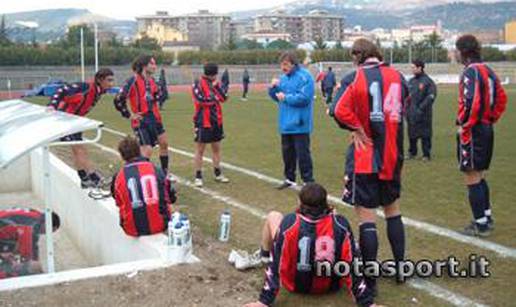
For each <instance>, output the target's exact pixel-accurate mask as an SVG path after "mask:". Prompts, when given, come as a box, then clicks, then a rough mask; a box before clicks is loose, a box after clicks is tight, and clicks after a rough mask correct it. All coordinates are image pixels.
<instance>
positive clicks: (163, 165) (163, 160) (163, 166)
mask: <svg viewBox="0 0 516 307" xmlns="http://www.w3.org/2000/svg"><path fill="white" fill-rule="evenodd" d="M159 161H160V162H161V169H162V170H163V171H164V172H165V175H166V174H167V173H168V155H165V156H159Z"/></svg>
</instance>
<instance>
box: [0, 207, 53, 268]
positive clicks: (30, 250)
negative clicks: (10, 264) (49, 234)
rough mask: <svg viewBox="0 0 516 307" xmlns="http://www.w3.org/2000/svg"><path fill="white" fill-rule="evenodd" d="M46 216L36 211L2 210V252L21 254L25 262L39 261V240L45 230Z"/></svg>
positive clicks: (21, 209) (0, 215)
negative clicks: (7, 250)
mask: <svg viewBox="0 0 516 307" xmlns="http://www.w3.org/2000/svg"><path fill="white" fill-rule="evenodd" d="M44 223H45V215H44V214H43V213H42V212H40V211H38V210H34V209H26V208H12V209H7V210H0V252H3V249H4V248H5V249H11V248H14V249H15V250H10V251H9V252H14V253H15V254H19V255H20V256H21V257H22V259H23V260H25V261H27V260H38V258H39V253H38V239H39V236H40V234H41V232H42V230H43V229H44V228H42V227H44Z"/></svg>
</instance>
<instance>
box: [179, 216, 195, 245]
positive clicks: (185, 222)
mask: <svg viewBox="0 0 516 307" xmlns="http://www.w3.org/2000/svg"><path fill="white" fill-rule="evenodd" d="M179 220H180V222H181V223H182V224H183V227H184V228H185V242H186V244H187V245H190V244H191V240H192V231H191V229H190V220H189V219H188V217H187V216H186V214H181V217H180V219H179Z"/></svg>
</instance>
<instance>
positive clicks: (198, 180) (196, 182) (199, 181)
mask: <svg viewBox="0 0 516 307" xmlns="http://www.w3.org/2000/svg"><path fill="white" fill-rule="evenodd" d="M194 186H195V187H197V188H202V186H203V182H202V179H201V178H195V180H194Z"/></svg>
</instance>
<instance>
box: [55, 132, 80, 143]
mask: <svg viewBox="0 0 516 307" xmlns="http://www.w3.org/2000/svg"><path fill="white" fill-rule="evenodd" d="M60 141H61V142H78V141H82V132H78V133H74V134H69V135H67V136H63V137H62V138H61V139H60Z"/></svg>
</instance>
